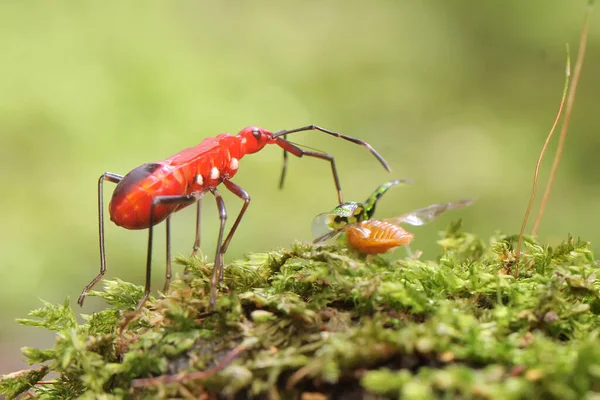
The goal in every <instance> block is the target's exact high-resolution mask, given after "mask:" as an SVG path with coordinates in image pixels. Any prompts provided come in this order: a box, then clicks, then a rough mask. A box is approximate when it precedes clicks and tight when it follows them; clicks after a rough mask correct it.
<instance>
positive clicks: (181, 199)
mask: <svg viewBox="0 0 600 400" xmlns="http://www.w3.org/2000/svg"><path fill="white" fill-rule="evenodd" d="M201 197H202V193H192V194H188V195H184V196H157V197H155V198H154V199H153V200H152V205H151V206H150V226H149V228H148V254H147V256H146V285H145V287H144V297H142V299H141V300H140V302H139V303H138V305H137V307H136V309H135V314H137V313H138V312H139V311H140V310H141V309H142V307H143V305H144V303H145V302H146V300H148V297H149V296H150V283H151V280H152V240H153V231H154V209H155V208H156V206H159V205H176V204H177V205H187V204H192V203H194V202H196V201H198V200H199V199H200V198H201ZM170 231H171V228H170V221H169V219H168V218H167V247H168V249H167V258H168V262H167V274H166V276H167V278H168V279H170V265H171V249H170V247H171V240H170V236H171V235H170V233H171V232H170ZM168 288H169V284H168V282H165V291H167V289H168ZM135 314H134V315H135Z"/></svg>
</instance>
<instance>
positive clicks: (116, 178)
mask: <svg viewBox="0 0 600 400" xmlns="http://www.w3.org/2000/svg"><path fill="white" fill-rule="evenodd" d="M121 179H123V176H122V175H118V174H113V173H112V172H105V173H103V174H102V175H100V178H99V179H98V237H99V242H100V273H99V274H98V276H96V277H95V278H94V279H93V280H92V281H91V282H90V283H88V285H87V286H86V287H85V288H84V289H83V291H82V292H81V294H80V295H79V298H78V299H77V303H78V304H79V305H80V306H82V307H83V302H84V300H85V296H86V295H87V293H88V292H89V291H90V290H91V289H92V288H93V287H94V285H95V284H96V283H98V281H100V280H101V279H102V277H103V276H104V274H105V273H106V251H105V248H104V181H109V182H112V183H119V182H121Z"/></svg>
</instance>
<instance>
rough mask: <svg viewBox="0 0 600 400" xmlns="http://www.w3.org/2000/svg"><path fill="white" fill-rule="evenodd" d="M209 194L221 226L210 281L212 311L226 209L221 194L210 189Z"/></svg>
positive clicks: (215, 296)
mask: <svg viewBox="0 0 600 400" xmlns="http://www.w3.org/2000/svg"><path fill="white" fill-rule="evenodd" d="M210 191H211V193H212V194H213V195H214V196H215V200H216V201H217V208H218V209H219V219H220V221H221V224H220V226H219V238H218V239H217V253H216V255H215V264H214V266H213V273H212V277H211V279H210V303H209V307H210V309H211V310H212V309H213V308H214V306H215V301H216V300H217V284H218V280H217V278H218V271H220V269H221V268H222V267H221V260H222V259H221V248H222V243H223V232H224V231H225V222H226V221H227V209H226V208H225V202H224V201H223V197H221V193H220V192H219V191H218V190H217V189H216V188H214V189H211V190H210Z"/></svg>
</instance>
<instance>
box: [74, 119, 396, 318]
mask: <svg viewBox="0 0 600 400" xmlns="http://www.w3.org/2000/svg"><path fill="white" fill-rule="evenodd" d="M310 130H316V131H320V132H323V133H326V134H328V135H332V136H335V137H338V138H340V139H344V140H347V141H350V142H352V143H355V144H360V145H362V146H364V147H366V148H367V149H368V150H369V151H370V152H371V153H372V154H373V155H374V156H375V157H376V158H377V159H378V160H379V162H380V163H381V164H382V165H383V166H384V168H385V169H386V170H388V171H391V169H390V167H389V165H388V163H387V162H386V161H385V160H384V159H383V157H381V156H380V155H379V153H377V152H376V151H375V150H374V149H373V148H372V147H371V146H370V145H369V144H368V143H366V142H365V141H363V140H360V139H356V138H353V137H350V136H346V135H343V134H341V133H337V132H333V131H330V130H328V129H324V128H321V127H319V126H316V125H308V126H305V127H302V128H296V129H291V130H281V131H278V132H274V133H272V132H270V131H268V130H266V129H263V128H258V127H253V126H250V127H247V128H244V129H242V130H241V131H240V132H239V133H238V134H237V135H235V136H233V135H230V134H227V133H224V134H220V135H218V136H216V137H212V138H207V139H204V140H203V141H202V143H200V144H199V145H197V146H195V147H191V148H188V149H185V150H183V151H181V152H179V153H177V154H175V155H174V156H172V157H169V158H167V159H166V160H164V161H159V162H153V163H148V164H143V165H140V166H139V167H137V168H135V169H134V170H132V171H131V172H129V173H128V174H127V175H125V176H121V175H118V174H114V173H112V172H105V173H104V174H102V175H101V176H100V179H99V180H98V220H99V222H98V225H99V238H100V273H99V274H98V276H96V278H94V280H92V281H91V282H90V283H89V284H88V285H87V286H86V287H85V288H84V289H83V292H82V293H81V295H80V296H79V299H78V300H77V302H78V303H79V305H83V302H84V300H85V296H86V294H87V293H88V291H89V290H90V289H91V288H92V287H93V286H94V285H95V284H96V283H97V282H98V281H100V280H101V279H102V277H103V275H104V273H105V272H106V255H105V246H104V205H103V184H104V181H109V182H113V183H116V184H117V187H116V188H115V190H114V192H113V195H112V199H111V201H110V204H109V207H108V210H109V214H110V219H111V221H113V222H114V223H115V224H117V225H118V226H122V227H123V228H126V229H148V254H147V257H146V285H145V290H144V297H143V298H142V300H141V301H140V302H139V304H138V306H137V308H136V312H137V311H139V310H140V309H141V307H142V306H143V305H144V303H145V302H146V300H147V299H148V296H149V295H150V278H151V265H152V231H153V226H154V225H156V224H158V223H159V222H161V221H163V220H166V228H167V235H166V237H167V239H166V242H167V266H166V281H165V288H164V290H165V291H166V290H167V288H168V286H169V282H170V279H171V251H170V247H171V243H170V216H171V214H173V213H174V212H176V211H179V210H181V209H182V208H184V207H187V206H189V205H191V204H193V203H197V204H198V209H197V218H196V238H195V240H194V249H193V252H192V255H194V254H196V251H197V250H198V248H199V247H200V202H199V200H200V199H201V198H202V197H203V195H204V194H205V193H206V192H211V193H212V194H213V195H214V196H215V199H216V202H217V208H218V210H219V218H220V221H221V224H220V228H219V236H218V240H217V251H216V256H215V263H214V267H213V273H212V277H211V296H210V307H211V308H212V307H213V306H214V303H215V299H216V290H217V284H218V283H219V282H220V281H221V280H222V279H223V255H224V254H225V252H226V251H227V248H228V247H229V243H230V242H231V238H232V237H233V235H234V233H235V231H236V229H237V227H238V225H239V224H240V221H241V220H242V217H243V216H244V213H245V212H246V209H247V208H248V205H249V204H250V196H249V195H248V193H246V191H245V190H244V189H242V188H241V187H239V186H238V185H236V184H235V183H233V182H232V181H231V178H232V177H233V176H234V175H235V174H236V173H237V171H238V169H239V165H240V160H241V159H242V157H244V156H245V155H246V154H253V153H256V152H258V151H260V150H262V149H263V148H264V147H265V146H266V145H267V144H276V145H278V146H279V147H281V148H282V149H283V151H284V165H283V171H282V174H281V181H280V187H281V186H283V180H284V177H285V172H286V167H287V152H290V153H292V154H293V155H295V156H296V157H302V156H308V157H315V158H320V159H323V160H326V161H328V162H329V163H330V164H331V170H332V173H333V179H334V182H335V187H336V189H337V194H338V200H339V202H340V204H341V203H342V189H341V186H340V181H339V177H338V173H337V170H336V166H335V161H334V158H333V156H331V155H329V154H326V153H320V152H315V151H307V150H304V149H301V148H300V147H298V146H296V145H295V144H293V143H291V142H289V141H287V140H286V135H288V134H291V133H295V132H302V131H310ZM221 183H222V184H223V185H225V187H226V188H227V189H229V190H230V191H231V192H232V193H233V194H235V195H236V196H238V197H239V198H240V199H242V200H243V201H244V205H243V206H242V209H241V210H240V213H239V214H238V216H237V218H236V220H235V222H234V223H233V226H232V228H231V230H230V231H229V233H228V235H227V237H226V238H225V240H223V234H224V230H225V221H226V219H227V211H226V208H225V203H224V202H223V199H222V197H221V194H220V193H219V190H218V189H217V186H218V185H220V184H221Z"/></svg>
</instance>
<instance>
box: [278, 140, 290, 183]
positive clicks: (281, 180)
mask: <svg viewBox="0 0 600 400" xmlns="http://www.w3.org/2000/svg"><path fill="white" fill-rule="evenodd" d="M283 140H285V141H286V142H287V135H283ZM287 162H288V152H287V150H286V149H283V168H282V169H281V178H279V189H283V181H284V180H285V173H286V171H287Z"/></svg>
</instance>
